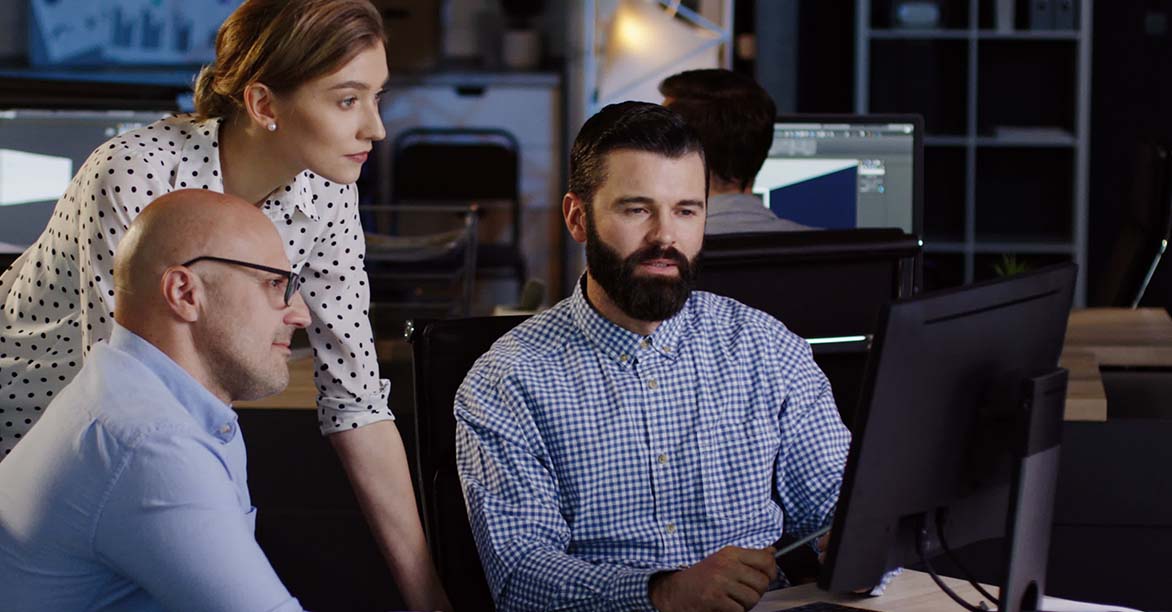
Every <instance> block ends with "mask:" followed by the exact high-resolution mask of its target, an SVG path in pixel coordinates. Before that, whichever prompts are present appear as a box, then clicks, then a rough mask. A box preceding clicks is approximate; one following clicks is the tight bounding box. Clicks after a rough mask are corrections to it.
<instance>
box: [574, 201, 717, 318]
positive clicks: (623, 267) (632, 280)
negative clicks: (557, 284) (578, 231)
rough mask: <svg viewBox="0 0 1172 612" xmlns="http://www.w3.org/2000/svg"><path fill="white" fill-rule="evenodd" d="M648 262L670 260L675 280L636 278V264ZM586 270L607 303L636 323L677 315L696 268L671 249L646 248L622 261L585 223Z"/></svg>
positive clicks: (692, 282)
mask: <svg viewBox="0 0 1172 612" xmlns="http://www.w3.org/2000/svg"><path fill="white" fill-rule="evenodd" d="M651 259H670V260H672V261H673V262H675V264H676V269H677V270H678V271H679V276H678V277H676V278H658V277H639V276H635V270H636V269H638V267H639V264H640V263H642V262H644V261H648V260H651ZM586 267H587V269H588V270H590V276H591V277H592V278H593V279H594V280H595V281H597V282H598V285H599V286H600V287H602V289H603V290H604V291H606V294H607V295H608V296H610V299H611V301H613V302H614V303H615V305H616V306H618V307H619V310H621V311H623V314H626V315H627V316H628V317H631V318H632V319H635V320H637V321H665V320H667V319H670V318H672V317H673V316H675V314H676V313H678V312H679V311H680V310H681V309H682V308H683V307H684V304H685V303H686V302H687V301H688V296H689V295H691V294H692V288H693V287H694V286H695V284H696V269H695V265H694V263H693V262H689V261H688V259H687V258H686V257H684V255H683V253H680V252H679V251H678V250H676V249H675V248H674V247H655V246H648V247H644V248H642V249H639V250H638V251H635V252H634V253H631V254H630V255H629V256H628V257H627V258H626V259H623V258H622V256H621V255H619V253H618V251H616V250H614V249H613V248H611V247H610V245H608V244H606V243H605V242H603V241H602V238H601V237H599V235H598V232H597V231H596V230H595V229H594V224H593V223H587V224H586Z"/></svg>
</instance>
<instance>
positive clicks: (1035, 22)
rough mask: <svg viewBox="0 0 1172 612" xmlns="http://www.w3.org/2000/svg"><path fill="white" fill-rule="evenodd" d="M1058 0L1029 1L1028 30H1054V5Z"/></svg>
mask: <svg viewBox="0 0 1172 612" xmlns="http://www.w3.org/2000/svg"><path fill="white" fill-rule="evenodd" d="M1057 1H1058V0H1029V3H1030V29H1031V30H1053V29H1054V3H1055V2H1057Z"/></svg>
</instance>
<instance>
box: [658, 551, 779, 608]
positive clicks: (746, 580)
mask: <svg viewBox="0 0 1172 612" xmlns="http://www.w3.org/2000/svg"><path fill="white" fill-rule="evenodd" d="M776 575H777V566H776V565H775V564H774V562H773V548H772V547H769V548H738V547H736V546H726V547H724V548H722V549H720V550H718V551H716V553H714V554H712V555H711V556H709V557H708V558H706V559H704V560H703V561H701V562H699V563H697V564H696V565H693V566H692V567H689V568H688V569H685V570H680V571H676V572H670V573H663V574H657V575H655V576H654V577H652V579H651V583H650V585H649V586H648V591H649V594H650V596H651V603H652V605H654V606H655V608H656V609H657V610H659V611H660V612H690V611H692V610H696V611H703V612H707V611H709V610H720V611H724V610H728V611H729V612H743V611H744V610H748V609H749V608H752V607H753V606H755V605H757V602H758V601H760V600H761V595H762V594H763V593H764V592H765V588H766V587H767V586H769V582H770V581H771V580H773V578H774V576H776Z"/></svg>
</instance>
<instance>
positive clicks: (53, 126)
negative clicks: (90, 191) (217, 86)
mask: <svg viewBox="0 0 1172 612" xmlns="http://www.w3.org/2000/svg"><path fill="white" fill-rule="evenodd" d="M169 114H170V113H168V112H165V111H152V112H147V111H80V110H70V111H64V110H0V253H8V254H12V253H20V252H22V251H24V249H26V248H28V246H29V245H31V244H32V243H33V242H36V240H37V238H38V237H39V236H40V235H41V232H43V231H44V229H45V225H46V224H48V222H49V218H50V216H51V215H52V214H53V207H54V206H55V205H56V204H57V199H58V198H60V197H61V195H62V194H63V193H65V190H66V188H67V187H68V186H69V181H70V180H72V179H73V175H74V174H75V173H76V172H77V170H78V169H79V168H81V165H82V164H83V163H85V160H86V158H88V157H89V155H90V153H92V152H93V151H94V149H96V148H97V147H98V146H99V145H101V144H102V143H103V142H105V141H106V140H108V139H110V138H113V137H114V136H117V135H119V134H121V133H123V132H126V131H128V130H133V129H135V128H139V127H142V126H144V125H147V124H150V123H153V122H155V121H157V120H159V119H161V118H163V117H166V116H167V115H169Z"/></svg>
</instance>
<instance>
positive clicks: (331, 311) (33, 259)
mask: <svg viewBox="0 0 1172 612" xmlns="http://www.w3.org/2000/svg"><path fill="white" fill-rule="evenodd" d="M219 127H220V120H218V119H211V120H207V121H203V122H198V121H195V120H194V119H193V118H192V117H191V116H185V115H181V116H176V117H171V118H168V119H164V120H162V121H158V122H156V123H153V124H151V125H149V126H146V127H144V128H141V129H138V130H134V131H130V132H127V133H125V134H122V135H121V136H118V137H115V138H114V139H112V140H110V141H108V142H106V143H105V144H103V145H102V146H101V147H99V148H98V149H97V150H96V151H94V152H93V154H91V155H90V157H89V159H88V160H86V162H85V164H84V165H83V166H82V167H81V170H79V171H78V173H77V175H76V176H74V177H73V181H72V182H71V183H70V185H69V188H68V190H67V191H66V192H65V195H64V196H62V197H61V199H60V200H59V201H58V202H57V207H56V208H55V209H54V211H53V216H52V219H51V220H50V221H49V224H48V227H46V229H45V232H44V233H43V234H41V237H40V238H38V239H37V242H36V243H35V244H34V245H32V246H31V247H29V248H28V250H26V251H25V253H24V254H23V255H21V257H20V258H19V259H18V260H17V261H16V263H14V264H13V265H12V267H11V268H9V269H8V270H7V271H5V272H4V274H3V275H2V276H0V306H2V310H0V458H3V456H4V455H7V454H8V453H9V452H10V451H11V449H12V448H13V447H14V446H15V445H16V443H17V442H19V441H20V438H21V437H23V436H24V434H25V432H27V431H28V430H29V428H30V427H32V425H33V423H35V422H36V420H37V418H38V417H39V416H40V415H41V413H42V411H43V410H44V409H45V406H46V405H48V403H49V402H50V401H51V400H52V399H53V396H54V395H56V393H57V392H58V391H59V390H60V389H61V388H62V387H63V386H64V385H65V384H66V383H67V382H68V381H69V380H70V379H71V378H73V375H74V374H75V373H76V372H77V370H78V369H79V368H80V366H81V362H82V360H83V359H85V357H86V355H87V354H88V353H89V350H90V347H91V346H93V344H94V343H95V342H98V341H100V340H104V339H105V338H107V337H109V335H110V331H111V326H112V322H113V317H112V316H111V313H112V312H113V306H114V272H113V266H114V248H115V246H116V245H117V244H118V241H119V240H120V239H121V238H122V235H123V234H124V233H125V232H126V228H127V226H128V225H129V224H130V222H131V220H132V219H134V217H135V216H136V215H138V213H140V212H141V211H142V209H143V208H144V207H145V206H146V205H147V204H149V203H150V202H151V201H152V200H154V199H155V198H157V197H159V196H161V195H163V194H165V193H167V192H169V191H172V190H174V189H183V188H202V189H210V190H212V191H218V192H222V191H223V190H224V183H223V177H222V174H223V173H222V172H221V169H220V157H219V143H218V142H217V138H218V134H219ZM357 196H358V193H357V190H356V189H355V188H354V186H353V185H339V184H336V183H332V182H330V181H327V180H325V179H324V178H322V177H320V176H316V175H314V174H313V173H311V172H303V173H301V174H299V175H297V176H296V177H295V178H294V179H293V180H292V181H291V182H290V183H289V184H287V185H284V186H283V187H279V188H278V189H277V190H276V191H274V192H273V193H272V194H270V195H269V199H267V200H265V202H264V205H263V206H262V210H263V211H264V213H265V214H266V215H268V217H269V219H271V220H272V221H273V224H274V225H276V227H277V230H278V232H279V233H280V234H281V237H282V238H283V239H284V241H285V250H286V252H287V253H288V255H289V260H290V261H291V262H292V263H293V269H295V270H300V272H301V275H302V277H303V278H304V283H303V284H302V287H301V294H302V297H304V298H305V302H306V304H307V305H308V306H309V312H310V315H311V316H312V322H311V323H310V325H309V330H308V331H309V339H310V344H311V345H312V347H313V355H314V362H315V367H314V382H315V383H316V385H317V389H318V422H319V424H320V426H321V430H322V432H323V433H331V432H335V431H340V430H343V429H351V428H355V427H361V426H363V425H367V424H369V423H373V422H376V421H381V420H385V419H391V418H393V416H392V415H391V413H390V411H389V409H388V407H387V396H388V393H389V391H390V382H389V381H387V380H381V379H379V377H378V359H377V357H376V355H375V350H374V341H373V335H372V333H371V328H370V320H369V318H368V309H369V303H370V289H369V287H368V286H367V278H366V271H365V269H364V267H363V259H364V257H365V253H366V245H365V243H364V241H363V233H362V228H361V226H360V225H359V221H358V207H357Z"/></svg>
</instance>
